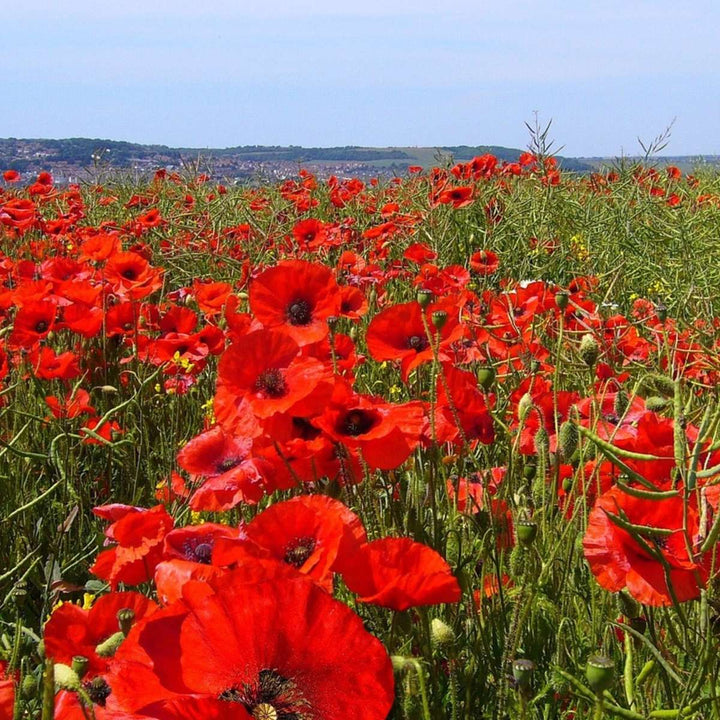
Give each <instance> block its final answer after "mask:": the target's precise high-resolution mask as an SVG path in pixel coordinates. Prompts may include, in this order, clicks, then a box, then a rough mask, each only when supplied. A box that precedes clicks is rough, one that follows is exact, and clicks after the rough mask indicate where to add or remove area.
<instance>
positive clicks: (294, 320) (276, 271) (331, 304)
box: [249, 260, 341, 345]
mask: <svg viewBox="0 0 720 720" xmlns="http://www.w3.org/2000/svg"><path fill="white" fill-rule="evenodd" d="M249 302H250V310H251V311H252V313H253V314H254V315H255V317H256V318H257V319H258V320H259V321H260V322H261V323H262V324H263V325H264V326H265V327H267V328H282V329H283V330H284V331H285V332H287V333H288V335H290V337H292V338H293V339H294V340H295V342H297V344H298V345H306V344H308V343H312V342H317V341H318V340H322V339H323V338H324V337H325V336H326V335H327V334H328V332H329V328H328V324H327V319H328V318H329V317H330V316H331V315H339V313H340V302H341V297H340V290H339V288H338V285H337V283H336V282H335V278H334V277H333V273H332V270H330V268H328V267H326V266H325V265H321V264H319V263H311V262H306V261H305V260H286V261H284V262H281V263H278V265H276V266H275V267H271V268H268V269H267V270H265V271H264V272H263V273H261V274H260V275H258V277H256V278H255V280H253V282H252V283H251V285H250V297H249Z"/></svg>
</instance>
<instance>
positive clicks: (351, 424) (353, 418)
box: [341, 410, 375, 437]
mask: <svg viewBox="0 0 720 720" xmlns="http://www.w3.org/2000/svg"><path fill="white" fill-rule="evenodd" d="M374 424H375V420H374V418H373V417H372V415H370V413H368V412H365V411H364V410H351V411H350V412H349V413H348V414H347V415H346V416H345V419H344V420H343V421H342V425H341V429H342V432H343V433H344V434H345V435H352V436H353V437H354V436H356V435H363V434H364V433H366V432H367V431H368V430H370V428H371V427H372V426H373V425H374Z"/></svg>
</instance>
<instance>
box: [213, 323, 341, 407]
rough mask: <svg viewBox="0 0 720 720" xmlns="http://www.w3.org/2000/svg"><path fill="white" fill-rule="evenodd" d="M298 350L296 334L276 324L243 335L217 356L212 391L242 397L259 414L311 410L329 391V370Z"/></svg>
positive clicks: (330, 375) (330, 372)
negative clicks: (303, 355)
mask: <svg viewBox="0 0 720 720" xmlns="http://www.w3.org/2000/svg"><path fill="white" fill-rule="evenodd" d="M298 351H299V347H298V345H297V343H296V342H295V340H293V339H292V338H291V337H290V336H289V335H286V334H285V333H283V332H280V331H278V330H259V331H257V332H254V333H251V334H249V335H246V336H245V338H244V339H243V341H242V342H241V343H236V344H235V345H232V346H231V347H229V348H228V349H227V350H226V351H225V353H224V354H223V356H222V357H221V358H220V364H219V366H218V383H217V394H218V395H224V396H228V395H229V396H231V397H234V398H237V399H239V400H243V399H244V400H246V401H247V402H248V403H249V404H250V407H251V408H252V411H253V412H254V413H255V415H257V417H260V418H266V417H270V416H271V415H273V414H274V413H278V412H279V413H286V412H288V413H290V414H292V415H300V416H302V415H306V414H312V413H313V412H314V411H316V410H317V409H319V408H320V407H322V404H323V403H324V402H325V401H326V400H327V398H328V397H329V395H330V393H331V392H332V386H331V385H330V381H331V377H332V370H331V369H330V368H329V367H327V366H326V365H324V364H323V363H321V362H319V361H318V360H315V359H314V358H301V357H299V355H298ZM230 404H232V403H230Z"/></svg>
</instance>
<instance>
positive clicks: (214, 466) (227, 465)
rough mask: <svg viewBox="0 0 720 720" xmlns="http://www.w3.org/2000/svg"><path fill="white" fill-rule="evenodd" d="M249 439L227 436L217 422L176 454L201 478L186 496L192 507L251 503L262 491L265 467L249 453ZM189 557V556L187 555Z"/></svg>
mask: <svg viewBox="0 0 720 720" xmlns="http://www.w3.org/2000/svg"><path fill="white" fill-rule="evenodd" d="M251 450H252V440H250V439H248V438H244V437H233V436H232V435H228V434H227V433H226V432H224V431H223V429H222V428H221V427H220V426H219V425H218V426H216V427H214V428H213V429H212V430H208V431H206V432H204V433H201V434H200V435H198V436H196V437H194V438H193V439H192V440H190V442H188V444H187V445H185V447H184V448H183V449H182V450H181V451H180V452H179V453H178V464H179V465H180V467H181V468H182V469H183V470H186V471H187V472H189V473H190V474H191V475H192V476H193V478H194V479H197V478H203V479H204V480H205V481H204V482H203V483H202V485H201V486H200V487H199V488H198V489H197V490H196V491H195V493H194V494H193V496H192V498H191V499H190V507H191V508H192V509H193V510H211V511H215V512H217V511H222V510H230V509H231V508H233V507H235V506H236V505H238V504H239V503H241V502H246V503H250V504H255V503H257V502H258V500H260V498H261V497H263V495H264V494H265V492H266V489H267V488H266V483H265V472H266V470H267V468H266V466H265V465H264V464H263V461H262V460H258V459H255V458H253V457H252V456H251ZM187 559H191V558H187Z"/></svg>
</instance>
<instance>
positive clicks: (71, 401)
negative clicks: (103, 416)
mask: <svg viewBox="0 0 720 720" xmlns="http://www.w3.org/2000/svg"><path fill="white" fill-rule="evenodd" d="M45 402H46V403H47V405H48V407H49V408H50V412H52V414H53V416H54V417H56V418H75V417H78V415H82V414H83V413H88V414H89V415H94V414H95V408H94V407H93V406H92V405H91V404H90V394H89V393H88V392H87V390H83V389H82V388H78V389H77V390H75V391H74V392H73V391H70V392H69V393H68V394H67V395H66V396H65V401H64V402H62V403H61V402H60V400H59V399H58V398H56V397H55V396H54V395H49V396H48V397H46V398H45Z"/></svg>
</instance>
